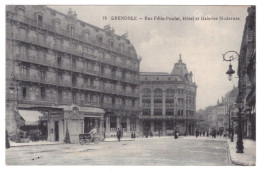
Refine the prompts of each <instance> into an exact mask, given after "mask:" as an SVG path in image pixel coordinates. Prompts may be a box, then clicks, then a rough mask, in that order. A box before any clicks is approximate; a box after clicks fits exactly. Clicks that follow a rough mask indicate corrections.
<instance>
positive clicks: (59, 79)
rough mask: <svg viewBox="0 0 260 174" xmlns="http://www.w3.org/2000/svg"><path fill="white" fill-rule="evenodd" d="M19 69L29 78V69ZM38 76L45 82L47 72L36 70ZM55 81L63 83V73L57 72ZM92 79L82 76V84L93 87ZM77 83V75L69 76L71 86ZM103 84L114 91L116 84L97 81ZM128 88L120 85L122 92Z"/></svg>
mask: <svg viewBox="0 0 260 174" xmlns="http://www.w3.org/2000/svg"><path fill="white" fill-rule="evenodd" d="M20 69H21V74H20V75H22V76H23V77H29V76H30V71H29V70H30V69H29V67H27V66H25V65H21V66H20ZM38 72H39V73H38V74H39V77H40V79H41V80H43V81H45V80H46V79H47V72H48V71H47V70H46V69H39V70H38ZM56 79H57V82H60V83H61V82H62V81H63V73H62V72H61V71H58V72H57V74H56ZM94 79H95V78H94V77H91V76H84V84H86V85H89V86H94ZM77 81H78V77H77V75H71V83H72V85H74V86H75V85H77ZM105 83H107V84H109V85H112V87H113V88H115V89H116V86H117V83H115V82H113V81H111V82H109V80H106V82H104V81H103V80H101V81H99V84H100V85H101V86H104V85H105ZM127 86H129V85H126V84H124V83H121V85H120V88H122V89H123V90H124V91H125V90H126V87H127ZM130 88H131V90H132V91H133V92H134V91H135V89H136V88H135V87H134V86H132V85H130Z"/></svg>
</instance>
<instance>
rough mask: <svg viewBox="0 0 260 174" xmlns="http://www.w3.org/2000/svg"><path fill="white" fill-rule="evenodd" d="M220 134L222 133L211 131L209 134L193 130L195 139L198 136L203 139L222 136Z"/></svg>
mask: <svg viewBox="0 0 260 174" xmlns="http://www.w3.org/2000/svg"><path fill="white" fill-rule="evenodd" d="M222 134H223V132H220V131H217V130H215V129H212V130H211V132H209V131H199V130H197V129H196V130H195V136H196V138H197V137H198V136H203V137H204V136H207V137H209V136H212V138H216V136H222Z"/></svg>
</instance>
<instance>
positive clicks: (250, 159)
mask: <svg viewBox="0 0 260 174" xmlns="http://www.w3.org/2000/svg"><path fill="white" fill-rule="evenodd" d="M227 142H228V146H229V152H230V158H231V161H232V163H233V164H236V165H242V166H255V165H256V142H255V141H252V140H248V139H243V145H244V153H236V142H237V138H236V137H235V136H234V142H231V141H230V139H227Z"/></svg>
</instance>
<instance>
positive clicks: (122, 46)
mask: <svg viewBox="0 0 260 174" xmlns="http://www.w3.org/2000/svg"><path fill="white" fill-rule="evenodd" d="M119 46H120V51H122V52H123V51H124V49H125V45H124V44H123V43H122V44H120V45H119Z"/></svg>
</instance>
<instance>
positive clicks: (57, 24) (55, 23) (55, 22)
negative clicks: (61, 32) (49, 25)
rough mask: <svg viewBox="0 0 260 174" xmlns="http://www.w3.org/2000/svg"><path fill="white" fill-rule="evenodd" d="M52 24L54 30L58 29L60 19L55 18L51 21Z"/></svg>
mask: <svg viewBox="0 0 260 174" xmlns="http://www.w3.org/2000/svg"><path fill="white" fill-rule="evenodd" d="M52 22H53V26H54V28H55V29H59V28H60V19H58V18H55V19H53V20H52Z"/></svg>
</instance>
